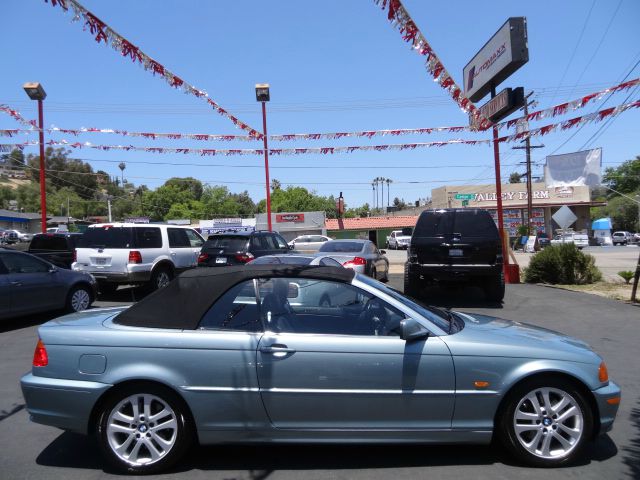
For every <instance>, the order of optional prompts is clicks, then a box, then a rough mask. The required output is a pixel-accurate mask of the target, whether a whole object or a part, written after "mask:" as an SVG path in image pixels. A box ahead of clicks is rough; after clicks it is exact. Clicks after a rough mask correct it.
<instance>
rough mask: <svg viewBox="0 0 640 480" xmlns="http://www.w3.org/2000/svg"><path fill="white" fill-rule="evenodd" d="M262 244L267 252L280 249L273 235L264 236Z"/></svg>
mask: <svg viewBox="0 0 640 480" xmlns="http://www.w3.org/2000/svg"><path fill="white" fill-rule="evenodd" d="M262 244H263V248H264V249H265V250H275V249H277V248H278V245H276V241H275V238H273V235H265V236H263V237H262Z"/></svg>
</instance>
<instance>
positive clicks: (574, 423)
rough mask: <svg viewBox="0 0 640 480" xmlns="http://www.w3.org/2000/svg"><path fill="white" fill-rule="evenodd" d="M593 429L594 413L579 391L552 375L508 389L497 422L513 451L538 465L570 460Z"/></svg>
mask: <svg viewBox="0 0 640 480" xmlns="http://www.w3.org/2000/svg"><path fill="white" fill-rule="evenodd" d="M592 431H593V413H592V411H591V408H590V407H589V404H588V402H587V400H586V399H585V398H584V396H583V394H582V392H581V391H580V390H579V389H578V388H576V387H574V386H573V385H572V384H571V382H567V381H563V380H560V379H554V378H551V379H547V380H543V379H539V380H534V381H531V382H527V383H525V384H523V385H521V386H520V387H517V388H516V389H515V390H514V391H513V392H511V394H510V395H509V397H508V399H507V401H506V402H505V409H504V411H503V412H502V417H501V419H500V426H499V434H500V437H501V439H502V441H503V443H504V444H505V446H506V447H507V448H508V449H509V450H510V451H511V452H512V453H513V455H514V456H515V457H516V458H518V459H519V460H520V461H522V462H524V463H526V464H528V465H532V466H537V467H555V466H559V465H562V464H566V463H570V462H572V461H573V460H575V459H576V458H577V457H578V456H579V455H580V452H581V450H582V448H583V447H584V445H585V444H586V442H587V441H588V440H589V439H590V438H591V434H592Z"/></svg>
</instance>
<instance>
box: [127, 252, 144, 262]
mask: <svg viewBox="0 0 640 480" xmlns="http://www.w3.org/2000/svg"><path fill="white" fill-rule="evenodd" d="M129 263H142V254H141V253H140V252H139V251H137V250H131V251H130V252H129Z"/></svg>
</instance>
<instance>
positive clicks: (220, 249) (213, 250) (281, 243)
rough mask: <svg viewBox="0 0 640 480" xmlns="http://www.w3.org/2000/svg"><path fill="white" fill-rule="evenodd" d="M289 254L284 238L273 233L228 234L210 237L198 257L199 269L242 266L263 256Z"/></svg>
mask: <svg viewBox="0 0 640 480" xmlns="http://www.w3.org/2000/svg"><path fill="white" fill-rule="evenodd" d="M282 253H289V246H288V245H287V242H286V241H285V239H284V238H282V237H281V236H280V235H279V234H277V233H275V232H262V231H259V232H230V233H218V234H216V235H210V236H209V238H208V240H207V241H206V242H205V243H204V245H203V246H202V250H201V251H200V256H199V257H198V266H199V267H225V266H227V265H242V264H245V263H248V262H250V261H251V260H253V259H254V258H257V257H262V256H264V255H276V254H282Z"/></svg>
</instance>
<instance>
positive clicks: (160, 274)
mask: <svg viewBox="0 0 640 480" xmlns="http://www.w3.org/2000/svg"><path fill="white" fill-rule="evenodd" d="M171 280H173V272H172V271H171V270H169V269H168V268H166V267H160V268H157V269H155V270H154V271H153V273H152V274H151V282H150V283H151V289H152V290H160V289H161V288H164V287H166V286H167V285H169V283H170V282H171Z"/></svg>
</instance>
